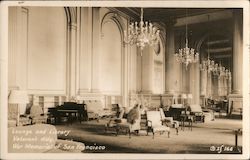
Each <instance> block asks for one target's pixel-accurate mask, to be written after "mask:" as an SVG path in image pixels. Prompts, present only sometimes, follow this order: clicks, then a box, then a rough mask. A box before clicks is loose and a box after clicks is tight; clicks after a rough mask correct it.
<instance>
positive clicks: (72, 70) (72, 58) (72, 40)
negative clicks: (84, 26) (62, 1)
mask: <svg viewBox="0 0 250 160" xmlns="http://www.w3.org/2000/svg"><path fill="white" fill-rule="evenodd" d="M68 32H69V33H68V36H69V39H68V41H69V42H68V43H69V50H68V52H69V53H68V54H69V55H68V58H69V59H68V66H69V69H68V76H69V77H68V96H69V98H71V97H72V96H75V95H76V47H77V45H76V43H77V42H76V33H77V24H76V23H74V22H72V23H71V24H69V26H68Z"/></svg>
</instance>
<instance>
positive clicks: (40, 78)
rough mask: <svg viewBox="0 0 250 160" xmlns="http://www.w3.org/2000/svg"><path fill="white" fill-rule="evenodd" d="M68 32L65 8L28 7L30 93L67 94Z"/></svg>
mask: <svg viewBox="0 0 250 160" xmlns="http://www.w3.org/2000/svg"><path fill="white" fill-rule="evenodd" d="M66 33H67V31H66V18H65V12H64V9H63V8H61V7H46V8H45V7H44V8H43V7H30V8H29V24H28V89H29V90H31V91H34V92H40V91H43V92H47V91H48V92H50V91H53V92H54V91H58V93H65V87H66Z"/></svg>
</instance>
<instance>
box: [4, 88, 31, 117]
mask: <svg viewBox="0 0 250 160" xmlns="http://www.w3.org/2000/svg"><path fill="white" fill-rule="evenodd" d="M28 103H29V98H28V94H27V92H26V91H25V90H12V91H11V92H10V95H9V104H17V105H18V113H19V114H20V115H23V114H25V112H26V104H28Z"/></svg>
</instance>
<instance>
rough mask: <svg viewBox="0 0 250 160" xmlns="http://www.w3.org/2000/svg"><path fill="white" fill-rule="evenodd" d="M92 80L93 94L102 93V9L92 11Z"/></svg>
mask: <svg viewBox="0 0 250 160" xmlns="http://www.w3.org/2000/svg"><path fill="white" fill-rule="evenodd" d="M92 16H93V17H92V18H93V22H92V27H93V31H92V79H91V81H92V82H91V90H92V92H95V93H98V92H100V85H99V76H100V71H99V67H100V65H99V57H100V56H99V52H100V35H101V33H100V8H97V7H96V8H93V9H92Z"/></svg>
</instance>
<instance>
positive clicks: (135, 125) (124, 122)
mask: <svg viewBox="0 0 250 160" xmlns="http://www.w3.org/2000/svg"><path fill="white" fill-rule="evenodd" d="M121 114H123V113H121ZM140 123H141V112H140V107H139V105H135V107H133V108H132V109H131V110H130V111H129V112H128V114H127V119H124V118H121V119H120V120H118V121H117V124H116V127H117V134H118V133H119V131H120V130H124V129H125V130H126V132H128V133H129V138H131V133H132V132H137V133H139V130H140V129H141V125H140Z"/></svg>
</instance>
